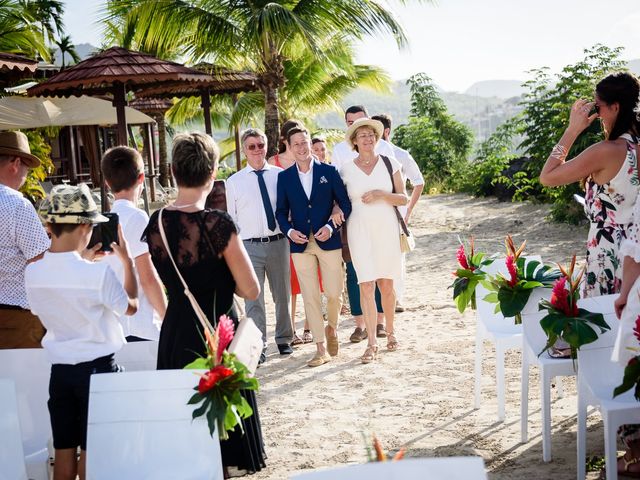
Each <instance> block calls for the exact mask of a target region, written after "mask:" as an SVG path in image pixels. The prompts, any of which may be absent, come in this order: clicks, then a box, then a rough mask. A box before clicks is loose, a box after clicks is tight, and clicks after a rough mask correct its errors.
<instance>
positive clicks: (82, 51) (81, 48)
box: [53, 43, 98, 65]
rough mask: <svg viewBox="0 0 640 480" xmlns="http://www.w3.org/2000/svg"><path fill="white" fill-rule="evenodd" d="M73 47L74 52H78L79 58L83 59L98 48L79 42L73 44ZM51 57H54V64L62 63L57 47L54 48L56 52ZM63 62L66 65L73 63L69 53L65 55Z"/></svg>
mask: <svg viewBox="0 0 640 480" xmlns="http://www.w3.org/2000/svg"><path fill="white" fill-rule="evenodd" d="M75 48H76V53H77V54H78V56H79V57H80V59H81V60H84V59H85V58H87V57H90V56H91V55H92V54H93V53H94V52H95V51H96V50H98V47H94V46H93V45H91V44H90V43H79V44H77V45H75ZM53 58H54V60H53V63H54V65H62V55H61V54H60V50H59V49H56V52H55V54H54V57H53ZM65 62H66V64H67V65H69V64H72V63H73V60H72V58H71V57H70V56H69V54H66V55H65Z"/></svg>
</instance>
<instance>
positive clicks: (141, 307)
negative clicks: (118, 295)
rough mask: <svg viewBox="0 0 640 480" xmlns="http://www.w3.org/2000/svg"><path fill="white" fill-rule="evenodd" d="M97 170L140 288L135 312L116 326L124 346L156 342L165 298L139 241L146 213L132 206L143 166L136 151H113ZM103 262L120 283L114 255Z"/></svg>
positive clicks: (146, 248)
mask: <svg viewBox="0 0 640 480" xmlns="http://www.w3.org/2000/svg"><path fill="white" fill-rule="evenodd" d="M101 167H102V174H103V175H104V179H105V181H106V183H107V185H108V186H109V188H110V190H111V192H112V193H113V195H114V197H115V201H114V202H113V205H112V206H111V212H113V213H117V214H118V222H119V224H120V225H121V226H122V233H123V235H124V238H125V239H126V240H127V243H128V245H129V252H130V253H131V256H132V257H133V259H134V261H135V264H136V274H137V277H136V279H137V281H138V284H139V285H140V287H141V288H140V292H139V295H138V311H137V312H136V314H135V315H133V316H129V315H123V316H122V317H120V323H121V324H122V328H123V330H124V334H125V337H126V339H127V342H134V341H140V340H155V341H157V340H158V339H159V338H160V326H161V325H162V319H163V318H164V314H165V313H166V311H167V298H166V296H165V294H164V287H163V286H162V282H161V281H160V277H159V276H158V272H156V269H155V267H154V266H153V262H152V261H151V255H150V254H149V245H148V244H147V243H146V242H143V241H142V240H141V238H142V233H143V232H144V230H145V229H146V228H147V224H148V223H149V216H148V215H147V214H146V212H144V211H143V210H141V209H139V208H138V207H137V206H136V205H137V204H138V200H139V199H140V194H141V192H142V187H143V185H144V163H143V161H142V157H141V156H140V153H138V151H137V150H134V149H133V148H129V147H114V148H111V149H109V150H107V151H106V152H105V154H104V156H103V157H102V162H101ZM105 262H106V263H107V264H108V265H109V266H110V267H111V268H112V269H113V271H114V272H115V274H116V276H117V277H118V279H119V280H120V281H121V282H122V281H124V271H123V269H122V262H120V260H119V259H118V258H116V256H115V255H107V257H106V258H105Z"/></svg>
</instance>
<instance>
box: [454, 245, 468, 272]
mask: <svg viewBox="0 0 640 480" xmlns="http://www.w3.org/2000/svg"><path fill="white" fill-rule="evenodd" d="M456 257H457V258H458V263H459V264H460V266H461V267H462V268H464V269H465V270H469V263H468V262H467V255H466V254H465V251H464V245H460V247H458V251H457V253H456Z"/></svg>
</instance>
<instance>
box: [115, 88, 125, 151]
mask: <svg viewBox="0 0 640 480" xmlns="http://www.w3.org/2000/svg"><path fill="white" fill-rule="evenodd" d="M126 105H127V100H126V92H125V87H124V83H120V82H116V83H114V84H113V106H114V107H116V117H117V119H118V144H119V145H124V146H126V145H127V143H128V142H127V118H126V116H125V113H124V107H126Z"/></svg>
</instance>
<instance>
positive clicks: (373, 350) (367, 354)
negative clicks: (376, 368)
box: [360, 345, 378, 363]
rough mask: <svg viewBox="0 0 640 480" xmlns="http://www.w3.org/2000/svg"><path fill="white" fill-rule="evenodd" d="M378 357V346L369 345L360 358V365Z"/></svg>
mask: <svg viewBox="0 0 640 480" xmlns="http://www.w3.org/2000/svg"><path fill="white" fill-rule="evenodd" d="M377 357H378V346H377V345H369V346H368V347H367V349H366V350H365V351H364V354H363V355H362V356H361V357H360V360H361V361H362V363H371V362H373V361H374V360H375V359H376V358H377Z"/></svg>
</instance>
